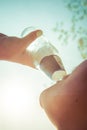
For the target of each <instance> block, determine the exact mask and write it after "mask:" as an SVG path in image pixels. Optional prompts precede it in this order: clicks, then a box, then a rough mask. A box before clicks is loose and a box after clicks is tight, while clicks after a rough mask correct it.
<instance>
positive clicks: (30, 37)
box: [22, 30, 43, 48]
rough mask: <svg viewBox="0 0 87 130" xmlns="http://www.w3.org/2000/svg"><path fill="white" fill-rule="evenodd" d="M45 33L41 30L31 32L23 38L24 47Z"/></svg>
mask: <svg viewBox="0 0 87 130" xmlns="http://www.w3.org/2000/svg"><path fill="white" fill-rule="evenodd" d="M42 34H43V32H42V31H41V30H36V31H33V32H31V33H29V34H28V35H27V36H25V37H23V38H22V43H23V45H24V47H25V48H26V47H27V46H28V45H29V44H30V43H32V42H33V41H34V40H36V39H37V38H38V37H40V36H41V35H42Z"/></svg>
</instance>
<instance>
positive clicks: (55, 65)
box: [22, 28, 66, 81]
mask: <svg viewBox="0 0 87 130" xmlns="http://www.w3.org/2000/svg"><path fill="white" fill-rule="evenodd" d="M30 30H31V31H33V30H34V29H31V28H26V29H25V30H24V31H23V33H22V36H23V35H25V34H26V32H28V33H29V32H30ZM27 49H28V50H29V52H30V53H31V55H32V57H33V62H34V65H35V67H36V68H37V69H39V70H42V71H43V72H44V73H45V74H46V75H47V76H48V77H49V78H50V79H52V80H53V81H59V80H61V79H62V78H63V77H64V76H65V75H66V71H65V68H64V66H63V63H62V60H61V58H60V56H59V53H58V50H57V49H56V48H55V47H54V46H53V45H52V44H51V43H50V42H49V41H48V40H47V39H46V37H45V36H40V37H39V38H37V39H36V40H35V41H34V42H33V43H32V44H30V45H29V47H28V48H27Z"/></svg>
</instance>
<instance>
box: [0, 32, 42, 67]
mask: <svg viewBox="0 0 87 130" xmlns="http://www.w3.org/2000/svg"><path fill="white" fill-rule="evenodd" d="M41 35H42V31H41V30H36V31H33V32H31V33H30V34H28V35H27V36H25V37H24V38H18V37H9V36H6V35H4V34H1V33H0V60H7V61H12V62H17V63H20V64H24V65H27V66H31V67H34V64H33V59H32V56H31V54H30V53H29V51H28V50H27V49H26V48H27V47H28V46H29V44H31V43H32V42H33V41H34V40H35V39H36V38H38V37H39V36H41Z"/></svg>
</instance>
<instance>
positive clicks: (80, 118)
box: [40, 60, 87, 130]
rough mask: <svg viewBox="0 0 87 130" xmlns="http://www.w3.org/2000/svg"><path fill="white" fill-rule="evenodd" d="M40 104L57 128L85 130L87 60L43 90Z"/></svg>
mask: <svg viewBox="0 0 87 130" xmlns="http://www.w3.org/2000/svg"><path fill="white" fill-rule="evenodd" d="M40 104H41V106H42V108H43V109H44V110H45V112H46V114H47V115H48V117H49V119H50V120H51V121H52V123H53V124H54V125H55V126H56V127H57V129H58V130H87V60H86V61H84V62H83V63H81V64H80V65H79V66H78V67H77V68H76V69H75V70H74V71H73V72H72V73H71V74H70V75H69V76H67V77H65V78H64V79H63V80H62V81H59V82H57V83H56V84H55V85H53V86H52V87H49V88H48V89H46V90H44V91H43V92H42V93H41V95H40Z"/></svg>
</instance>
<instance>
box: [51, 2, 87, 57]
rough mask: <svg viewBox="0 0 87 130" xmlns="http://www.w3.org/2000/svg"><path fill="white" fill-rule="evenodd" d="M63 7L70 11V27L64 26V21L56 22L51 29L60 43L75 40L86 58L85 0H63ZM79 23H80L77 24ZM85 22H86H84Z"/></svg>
mask: <svg viewBox="0 0 87 130" xmlns="http://www.w3.org/2000/svg"><path fill="white" fill-rule="evenodd" d="M64 3H65V7H66V8H67V9H68V11H69V12H70V13H71V21H70V22H71V23H70V27H69V28H68V29H67V28H65V27H64V24H65V23H64V22H63V21H61V22H57V23H56V25H55V27H54V28H53V31H54V32H55V33H57V36H58V41H59V42H60V44H62V45H67V44H70V41H72V42H74V41H75V40H76V41H77V46H78V49H79V51H80V54H81V56H82V58H83V59H86V58H87V27H86V25H85V27H84V26H83V24H84V21H87V0H64ZM79 23H80V24H79ZM85 24H86V22H85Z"/></svg>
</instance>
